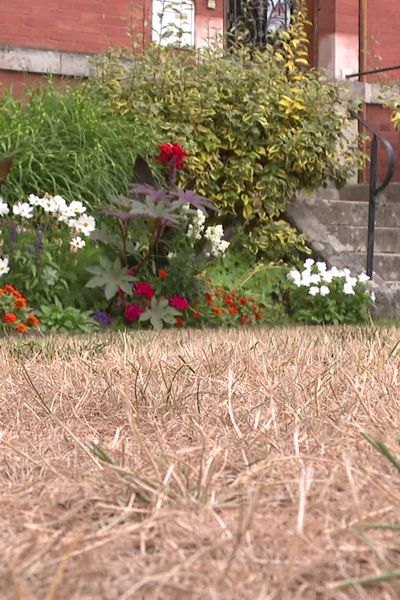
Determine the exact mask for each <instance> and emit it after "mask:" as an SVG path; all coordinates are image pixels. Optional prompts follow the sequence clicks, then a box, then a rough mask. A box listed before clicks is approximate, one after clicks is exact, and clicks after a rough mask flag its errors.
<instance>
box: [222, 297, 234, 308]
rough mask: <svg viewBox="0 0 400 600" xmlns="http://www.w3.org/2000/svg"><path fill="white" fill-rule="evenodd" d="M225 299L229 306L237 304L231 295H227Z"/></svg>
mask: <svg viewBox="0 0 400 600" xmlns="http://www.w3.org/2000/svg"><path fill="white" fill-rule="evenodd" d="M224 300H225V304H228V306H236V302H235V301H234V300H232V298H230V297H229V296H225V298H224Z"/></svg>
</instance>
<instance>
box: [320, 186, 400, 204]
mask: <svg viewBox="0 0 400 600" xmlns="http://www.w3.org/2000/svg"><path fill="white" fill-rule="evenodd" d="M315 198H318V199H320V200H321V199H322V200H343V201H346V202H368V200H369V184H368V183H355V184H349V185H346V186H345V187H343V188H341V189H340V190H338V189H337V188H335V187H333V186H328V187H326V188H321V189H319V190H318V191H317V192H316V193H315ZM379 199H380V201H381V202H398V203H399V204H400V183H391V184H390V185H389V186H388V187H387V188H385V189H384V190H383V192H381V193H380V194H379Z"/></svg>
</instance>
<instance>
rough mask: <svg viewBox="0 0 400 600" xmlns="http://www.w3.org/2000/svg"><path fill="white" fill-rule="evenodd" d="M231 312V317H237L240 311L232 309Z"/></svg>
mask: <svg viewBox="0 0 400 600" xmlns="http://www.w3.org/2000/svg"><path fill="white" fill-rule="evenodd" d="M229 312H230V313H231V315H237V314H238V312H239V311H238V309H237V308H230V309H229Z"/></svg>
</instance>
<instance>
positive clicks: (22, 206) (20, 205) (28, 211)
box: [13, 202, 33, 219]
mask: <svg viewBox="0 0 400 600" xmlns="http://www.w3.org/2000/svg"><path fill="white" fill-rule="evenodd" d="M13 214H14V215H15V216H20V217H23V218H24V219H32V217H33V207H32V206H31V205H30V204H28V202H17V203H16V204H14V206H13Z"/></svg>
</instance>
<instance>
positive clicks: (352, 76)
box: [346, 65, 400, 79]
mask: <svg viewBox="0 0 400 600" xmlns="http://www.w3.org/2000/svg"><path fill="white" fill-rule="evenodd" d="M388 71H400V65H396V66H395V67H379V68H377V69H369V70H368V71H360V72H359V73H350V75H346V79H355V78H356V77H364V76H365V75H375V74H376V73H387V72H388Z"/></svg>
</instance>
